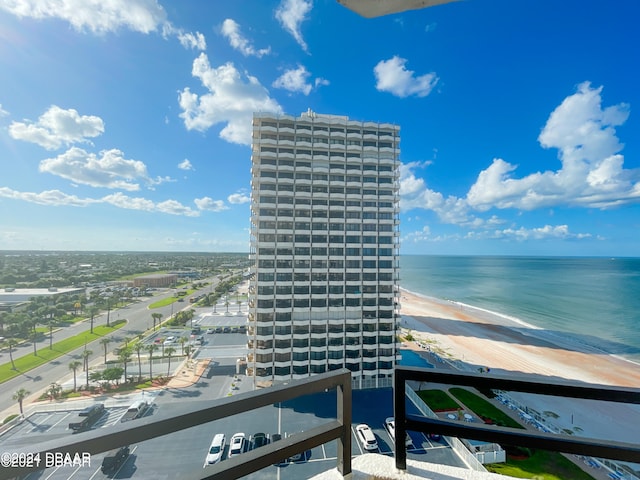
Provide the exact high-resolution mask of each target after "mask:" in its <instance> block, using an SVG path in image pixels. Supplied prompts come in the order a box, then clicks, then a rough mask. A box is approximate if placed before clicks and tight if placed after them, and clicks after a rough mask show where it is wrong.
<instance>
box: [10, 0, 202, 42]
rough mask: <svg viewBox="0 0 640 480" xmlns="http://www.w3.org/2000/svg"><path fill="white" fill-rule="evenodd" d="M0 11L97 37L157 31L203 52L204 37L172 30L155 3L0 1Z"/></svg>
mask: <svg viewBox="0 0 640 480" xmlns="http://www.w3.org/2000/svg"><path fill="white" fill-rule="evenodd" d="M0 9H2V10H5V11H7V12H9V13H12V14H13V15H16V16H17V17H20V18H22V17H28V18H35V19H48V18H57V19H60V20H64V21H66V22H69V24H71V26H72V27H73V28H74V29H76V30H77V31H79V32H90V33H93V34H97V35H104V34H107V33H113V32H117V31H118V30H121V29H127V30H131V31H134V32H139V33H144V34H149V33H152V32H160V33H161V34H162V35H163V36H164V37H168V36H175V37H177V38H178V40H179V41H180V43H181V44H182V45H183V46H184V47H185V48H191V49H198V50H205V49H206V41H205V38H204V35H202V34H201V33H200V32H196V33H190V32H184V31H183V30H182V29H180V28H176V27H174V26H173V25H172V24H171V22H169V21H168V20H167V12H166V11H165V10H164V8H162V6H161V5H160V4H159V3H158V1H157V0H0Z"/></svg>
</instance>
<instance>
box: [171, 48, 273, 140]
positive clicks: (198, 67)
mask: <svg viewBox="0 0 640 480" xmlns="http://www.w3.org/2000/svg"><path fill="white" fill-rule="evenodd" d="M192 75H193V76H194V77H196V78H198V79H200V81H201V82H202V85H203V86H204V87H205V88H206V89H207V90H208V93H205V94H203V95H200V96H198V95H197V94H195V93H192V92H191V90H190V89H189V88H185V89H184V90H182V91H181V92H180V93H179V97H178V102H179V104H180V107H181V108H182V113H181V114H180V117H181V118H182V119H183V120H184V124H185V127H186V128H187V129H188V130H198V131H201V132H202V131H205V130H207V129H208V128H210V127H211V126H213V125H215V124H217V123H226V126H225V127H224V128H223V129H222V130H221V131H220V137H221V138H222V139H224V140H226V141H228V142H232V143H240V144H245V145H249V144H250V143H251V121H252V116H253V112H260V111H262V112H273V113H282V108H281V107H280V105H279V104H278V102H276V101H275V100H273V99H272V98H271V97H269V92H268V91H267V89H266V88H264V87H263V86H262V85H261V84H260V82H259V81H258V79H257V78H255V77H252V76H251V75H248V74H244V75H242V74H241V73H240V72H239V71H238V70H237V69H236V68H235V66H234V65H233V64H232V63H230V62H229V63H226V64H224V65H221V66H219V67H217V68H216V67H213V68H212V67H211V65H210V64H209V59H208V57H207V56H206V55H205V54H204V53H201V54H200V56H199V57H198V58H196V59H195V60H194V62H193V69H192Z"/></svg>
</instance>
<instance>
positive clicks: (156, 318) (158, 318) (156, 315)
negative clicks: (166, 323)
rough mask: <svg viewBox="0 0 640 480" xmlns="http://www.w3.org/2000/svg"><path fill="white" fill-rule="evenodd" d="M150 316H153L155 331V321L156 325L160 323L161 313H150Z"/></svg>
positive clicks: (154, 328)
mask: <svg viewBox="0 0 640 480" xmlns="http://www.w3.org/2000/svg"><path fill="white" fill-rule="evenodd" d="M151 318H153V331H154V332H155V330H156V322H158V325H160V321H161V320H162V314H161V313H152V314H151Z"/></svg>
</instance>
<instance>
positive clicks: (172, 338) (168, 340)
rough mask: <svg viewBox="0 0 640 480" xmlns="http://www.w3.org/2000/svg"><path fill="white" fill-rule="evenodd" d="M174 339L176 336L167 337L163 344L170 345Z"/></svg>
mask: <svg viewBox="0 0 640 480" xmlns="http://www.w3.org/2000/svg"><path fill="white" fill-rule="evenodd" d="M175 341H176V337H167V338H166V339H165V341H164V344H165V345H171V344H172V343H173V342H175Z"/></svg>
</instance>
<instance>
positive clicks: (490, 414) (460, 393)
mask: <svg viewBox="0 0 640 480" xmlns="http://www.w3.org/2000/svg"><path fill="white" fill-rule="evenodd" d="M449 392H450V393H451V395H453V396H454V397H456V398H457V399H458V400H460V401H461V402H462V403H463V404H465V405H466V406H467V407H469V408H470V409H471V410H472V411H473V412H474V413H475V414H476V415H477V416H479V417H480V418H482V419H483V420H484V421H485V423H493V424H495V425H500V426H502V427H511V428H524V427H523V426H522V425H520V424H519V423H518V422H516V421H515V420H513V419H512V418H511V417H510V416H509V415H507V414H506V413H504V412H503V411H502V410H500V409H498V408H496V407H495V406H493V405H492V404H490V403H489V402H487V401H486V400H485V399H484V398H482V397H479V396H478V395H476V394H475V393H473V392H470V391H469V390H465V389H464V388H457V387H456V388H451V389H449Z"/></svg>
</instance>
